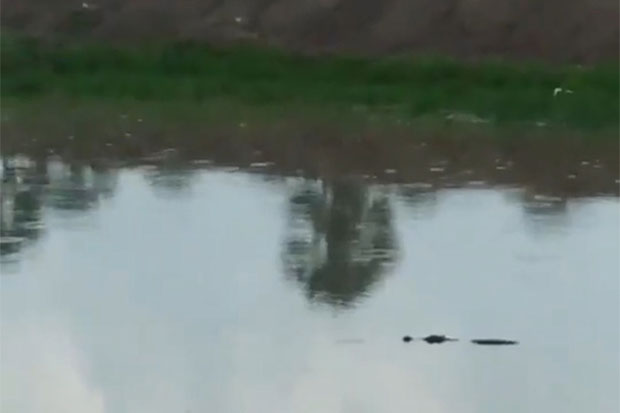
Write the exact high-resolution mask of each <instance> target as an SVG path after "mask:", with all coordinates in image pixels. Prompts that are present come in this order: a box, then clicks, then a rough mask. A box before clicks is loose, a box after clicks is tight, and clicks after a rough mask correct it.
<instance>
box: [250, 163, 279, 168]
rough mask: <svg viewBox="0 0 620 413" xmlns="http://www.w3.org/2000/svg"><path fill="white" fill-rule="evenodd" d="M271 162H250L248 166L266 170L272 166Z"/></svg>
mask: <svg viewBox="0 0 620 413" xmlns="http://www.w3.org/2000/svg"><path fill="white" fill-rule="evenodd" d="M273 164H274V163H273V162H252V163H251V164H250V167H251V168H266V167H268V166H272V165H273Z"/></svg>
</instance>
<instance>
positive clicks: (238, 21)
mask: <svg viewBox="0 0 620 413" xmlns="http://www.w3.org/2000/svg"><path fill="white" fill-rule="evenodd" d="M235 22H236V23H238V24H241V23H243V17H241V16H237V17H235Z"/></svg>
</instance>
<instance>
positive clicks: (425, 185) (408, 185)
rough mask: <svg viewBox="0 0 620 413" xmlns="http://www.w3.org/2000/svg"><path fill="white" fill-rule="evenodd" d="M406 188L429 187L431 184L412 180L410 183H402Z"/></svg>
mask: <svg viewBox="0 0 620 413" xmlns="http://www.w3.org/2000/svg"><path fill="white" fill-rule="evenodd" d="M403 187H405V188H407V189H431V188H432V187H433V184H431V183H428V182H413V183H411V184H406V185H403Z"/></svg>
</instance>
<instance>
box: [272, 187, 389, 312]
mask: <svg viewBox="0 0 620 413" xmlns="http://www.w3.org/2000/svg"><path fill="white" fill-rule="evenodd" d="M289 225H290V230H289V235H288V237H287V240H286V241H285V246H284V261H285V266H286V270H287V272H288V274H289V275H290V276H292V277H294V278H295V279H296V280H297V281H299V282H300V283H301V284H302V285H303V286H304V288H305V290H306V294H307V295H308V297H309V298H310V299H311V300H316V301H322V302H326V303H329V304H332V305H335V306H349V305H351V304H353V303H354V302H355V301H356V300H357V299H358V297H360V296H363V295H365V294H367V293H368V290H369V289H370V287H371V286H372V285H373V284H374V283H375V282H377V281H378V280H379V279H380V278H381V276H382V275H384V273H385V272H386V271H387V270H388V267H389V266H390V264H392V263H393V262H394V260H395V258H396V242H395V235H394V228H393V224H392V212H391V209H390V202H389V199H388V196H387V195H386V194H384V193H381V192H380V191H379V190H377V189H375V188H369V187H368V186H367V185H365V184H363V183H362V182H360V181H356V180H337V181H334V182H325V181H320V182H318V183H315V184H314V185H312V184H303V183H302V184H301V185H300V187H299V188H297V189H296V190H295V191H294V193H293V195H292V196H291V198H290V217H289Z"/></svg>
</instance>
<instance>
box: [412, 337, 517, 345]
mask: <svg viewBox="0 0 620 413" xmlns="http://www.w3.org/2000/svg"><path fill="white" fill-rule="evenodd" d="M414 340H422V341H426V342H427V343H428V344H441V343H445V342H447V341H459V339H458V338H451V337H447V336H445V335H443V334H431V335H429V336H426V337H421V338H417V339H415V338H413V337H411V336H404V337H403V341H404V342H405V343H409V342H411V341H414ZM470 342H472V343H474V344H478V345H486V346H502V345H514V344H518V343H519V342H518V341H515V340H504V339H499V338H480V339H472V340H470Z"/></svg>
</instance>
